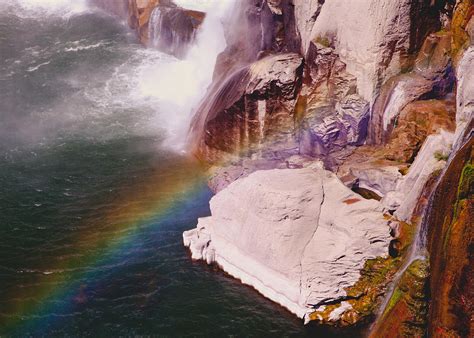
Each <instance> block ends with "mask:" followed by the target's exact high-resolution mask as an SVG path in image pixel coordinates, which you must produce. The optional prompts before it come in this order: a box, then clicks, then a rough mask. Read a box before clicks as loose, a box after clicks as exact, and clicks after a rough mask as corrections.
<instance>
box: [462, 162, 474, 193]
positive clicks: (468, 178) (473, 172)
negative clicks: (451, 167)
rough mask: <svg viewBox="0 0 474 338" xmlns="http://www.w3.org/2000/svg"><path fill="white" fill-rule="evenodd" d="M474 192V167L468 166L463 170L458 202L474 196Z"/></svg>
mask: <svg viewBox="0 0 474 338" xmlns="http://www.w3.org/2000/svg"><path fill="white" fill-rule="evenodd" d="M473 192H474V165H472V164H466V165H465V166H464V168H463V170H462V174H461V179H460V180H459V185H458V200H463V199H466V198H469V197H470V196H472V194H473Z"/></svg>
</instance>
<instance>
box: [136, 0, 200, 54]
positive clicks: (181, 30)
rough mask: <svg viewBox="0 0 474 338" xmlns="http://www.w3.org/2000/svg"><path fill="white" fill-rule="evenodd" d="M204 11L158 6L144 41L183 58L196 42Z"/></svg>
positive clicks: (150, 20) (145, 29) (151, 18)
mask: <svg viewBox="0 0 474 338" xmlns="http://www.w3.org/2000/svg"><path fill="white" fill-rule="evenodd" d="M203 19H204V13H201V12H197V11H190V10H186V9H183V8H180V7H175V6H157V7H155V8H154V9H153V11H152V12H151V14H150V16H149V21H148V25H147V27H146V28H144V27H145V26H142V28H141V29H140V30H141V32H143V31H146V35H144V36H143V37H142V41H144V42H145V41H146V43H147V45H148V46H150V47H153V48H157V49H159V50H161V51H163V52H165V53H168V54H171V55H174V56H176V57H179V58H183V57H184V56H185V55H186V52H187V51H188V49H189V47H190V46H191V44H192V43H193V42H194V40H195V38H196V34H197V30H198V28H199V26H200V24H201V23H202V21H203Z"/></svg>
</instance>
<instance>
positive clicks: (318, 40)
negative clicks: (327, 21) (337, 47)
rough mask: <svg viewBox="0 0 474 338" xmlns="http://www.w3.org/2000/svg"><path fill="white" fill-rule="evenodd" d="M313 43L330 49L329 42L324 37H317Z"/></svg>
mask: <svg viewBox="0 0 474 338" xmlns="http://www.w3.org/2000/svg"><path fill="white" fill-rule="evenodd" d="M314 41H315V42H316V43H319V44H320V45H322V46H324V47H326V48H329V47H331V41H330V40H329V38H327V37H326V36H318V37H317V38H316V39H315V40H314Z"/></svg>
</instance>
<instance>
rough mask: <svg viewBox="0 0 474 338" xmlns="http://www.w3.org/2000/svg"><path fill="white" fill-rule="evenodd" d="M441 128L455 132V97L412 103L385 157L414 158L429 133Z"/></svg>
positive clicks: (407, 108)
mask: <svg viewBox="0 0 474 338" xmlns="http://www.w3.org/2000/svg"><path fill="white" fill-rule="evenodd" d="M440 129H444V130H446V131H452V132H454V130H455V129H456V107H455V102H453V100H452V99H450V100H427V101H416V102H413V103H410V104H408V105H407V106H406V107H405V108H404V109H403V110H402V112H401V113H400V117H399V118H398V121H397V127H396V128H395V129H394V131H393V133H392V135H391V136H390V140H389V142H388V144H387V145H386V147H385V149H386V154H385V158H386V159H388V160H391V161H397V162H402V163H411V162H413V160H414V159H415V156H416V154H417V153H418V150H420V148H421V146H422V144H423V142H424V141H425V139H426V137H427V136H428V135H431V134H435V133H437V132H438V131H439V130H440Z"/></svg>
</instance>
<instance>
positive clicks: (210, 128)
mask: <svg viewBox="0 0 474 338" xmlns="http://www.w3.org/2000/svg"><path fill="white" fill-rule="evenodd" d="M302 71H303V58H302V57H300V56H299V55H298V54H294V53H285V54H276V55H271V56H268V57H265V58H263V59H261V60H259V61H256V62H254V63H252V64H250V65H249V66H246V67H243V68H241V69H239V70H238V71H236V72H234V73H233V74H231V75H230V76H229V77H227V78H226V80H225V81H223V82H220V81H218V82H215V83H214V85H213V86H211V88H210V89H209V92H208V94H207V96H206V98H205V99H204V100H203V101H202V103H201V105H200V107H199V108H198V110H197V112H196V114H195V116H194V118H193V120H192V122H191V132H190V136H189V142H190V145H191V147H192V148H193V149H194V152H195V153H196V154H197V155H198V156H199V157H200V158H201V159H205V160H206V161H208V162H215V161H217V160H219V159H222V158H223V157H225V156H226V155H227V156H228V155H229V154H237V155H242V154H247V153H249V152H251V151H252V150H253V149H255V148H257V149H258V148H262V147H263V144H265V149H266V150H267V151H280V150H281V151H284V150H286V149H288V148H296V147H297V145H296V139H295V132H294V131H295V129H294V108H295V105H296V98H297V93H298V92H299V87H300V85H301V76H302Z"/></svg>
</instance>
